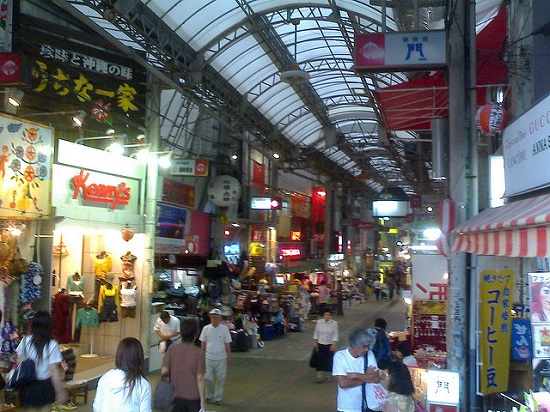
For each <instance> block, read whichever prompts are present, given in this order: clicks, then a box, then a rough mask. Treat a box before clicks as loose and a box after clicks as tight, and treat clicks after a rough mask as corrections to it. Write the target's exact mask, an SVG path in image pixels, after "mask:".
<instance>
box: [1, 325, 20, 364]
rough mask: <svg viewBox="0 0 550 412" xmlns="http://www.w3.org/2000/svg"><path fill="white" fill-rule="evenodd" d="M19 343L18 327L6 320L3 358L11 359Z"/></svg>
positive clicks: (3, 335)
mask: <svg viewBox="0 0 550 412" xmlns="http://www.w3.org/2000/svg"><path fill="white" fill-rule="evenodd" d="M17 345H19V331H18V330H17V327H16V326H15V325H14V324H13V323H11V322H6V323H5V324H4V326H3V327H2V356H1V357H2V359H10V358H11V357H12V356H13V355H14V353H15V350H16V349H17Z"/></svg>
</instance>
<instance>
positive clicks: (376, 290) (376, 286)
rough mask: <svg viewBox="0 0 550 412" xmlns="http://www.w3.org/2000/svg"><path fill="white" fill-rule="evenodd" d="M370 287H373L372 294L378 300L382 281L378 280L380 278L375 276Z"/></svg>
mask: <svg viewBox="0 0 550 412" xmlns="http://www.w3.org/2000/svg"><path fill="white" fill-rule="evenodd" d="M372 288H373V289H374V294H375V295H376V300H380V292H381V291H382V282H380V278H377V279H376V280H375V281H374V282H373V283H372Z"/></svg>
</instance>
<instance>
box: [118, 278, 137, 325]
mask: <svg viewBox="0 0 550 412" xmlns="http://www.w3.org/2000/svg"><path fill="white" fill-rule="evenodd" d="M136 295H137V286H136V285H135V283H134V281H133V280H129V279H128V280H126V281H124V282H122V284H121V285H120V316H121V317H122V318H135V317H136Z"/></svg>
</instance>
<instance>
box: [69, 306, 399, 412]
mask: <svg viewBox="0 0 550 412" xmlns="http://www.w3.org/2000/svg"><path fill="white" fill-rule="evenodd" d="M378 317H383V318H385V319H386V321H387V322H388V329H387V330H388V331H401V330H403V329H404V328H405V327H406V305H405V303H403V301H402V300H401V298H400V297H399V296H396V297H395V298H394V300H393V301H380V302H377V301H376V300H374V299H373V298H371V299H369V300H367V301H366V302H364V303H361V304H354V305H353V306H352V307H351V308H348V307H346V308H345V309H344V316H335V317H334V319H336V320H337V321H338V324H339V329H340V342H339V347H340V348H344V347H346V346H347V338H348V336H349V334H350V333H351V331H352V330H354V329H355V328H357V327H370V326H372V324H373V322H374V319H376V318H378ZM314 327H315V323H314V321H308V322H306V330H305V331H304V332H296V333H288V334H287V335H286V336H283V337H281V338H277V339H274V340H272V341H268V342H265V347H264V348H261V349H254V350H251V351H249V352H235V353H234V354H233V364H232V365H231V366H230V367H229V369H228V376H227V378H226V384H225V393H224V399H223V404H222V405H209V407H208V411H209V412H210V411H215V412H237V411H240V412H241V411H250V412H280V411H299V412H310V411H311V412H313V411H315V412H325V411H326V412H334V411H335V410H336V391H337V388H336V383H335V382H334V380H332V381H331V382H330V383H321V384H317V383H315V371H314V370H313V369H311V368H309V366H308V360H309V355H310V351H311V346H312V336H313V328H314ZM148 378H149V380H150V381H151V383H152V385H153V386H154V385H155V383H156V382H157V381H158V378H159V374H158V372H156V373H152V374H150V375H149V376H148ZM94 394H95V393H94V392H93V391H90V394H89V397H88V404H78V409H76V411H78V412H91V411H92V403H93V398H94Z"/></svg>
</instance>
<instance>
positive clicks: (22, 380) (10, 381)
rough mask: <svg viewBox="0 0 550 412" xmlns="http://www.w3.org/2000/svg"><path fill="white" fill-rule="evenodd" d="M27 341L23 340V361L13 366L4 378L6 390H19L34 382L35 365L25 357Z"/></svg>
mask: <svg viewBox="0 0 550 412" xmlns="http://www.w3.org/2000/svg"><path fill="white" fill-rule="evenodd" d="M28 342H29V339H27V340H25V346H24V347H23V352H22V354H21V357H23V358H26V359H25V360H23V361H21V362H19V363H17V364H16V365H14V367H13V368H12V370H11V371H10V372H9V373H8V374H7V376H6V388H7V389H12V390H13V389H21V388H23V387H24V386H27V385H28V384H30V383H32V382H34V381H36V365H35V362H34V360H33V359H31V358H29V357H27V356H28V354H27V353H26V352H27V344H28Z"/></svg>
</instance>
